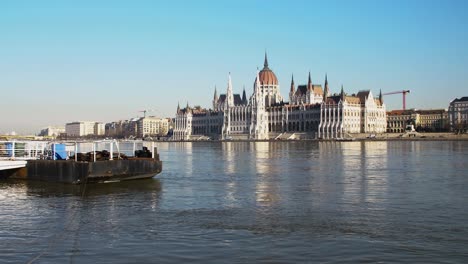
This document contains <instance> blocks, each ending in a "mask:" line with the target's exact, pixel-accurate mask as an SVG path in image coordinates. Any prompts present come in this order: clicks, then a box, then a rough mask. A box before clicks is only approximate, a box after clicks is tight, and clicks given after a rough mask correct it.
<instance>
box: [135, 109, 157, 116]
mask: <svg viewBox="0 0 468 264" xmlns="http://www.w3.org/2000/svg"><path fill="white" fill-rule="evenodd" d="M154 111H155V110H154V109H145V110H140V111H138V112H140V113H143V117H146V112H154Z"/></svg>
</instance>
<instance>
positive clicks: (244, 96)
mask: <svg viewBox="0 0 468 264" xmlns="http://www.w3.org/2000/svg"><path fill="white" fill-rule="evenodd" d="M242 103H243V104H247V96H246V95H245V85H244V91H243V92H242Z"/></svg>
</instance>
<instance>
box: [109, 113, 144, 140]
mask: <svg viewBox="0 0 468 264" xmlns="http://www.w3.org/2000/svg"><path fill="white" fill-rule="evenodd" d="M137 122H138V118H133V119H130V120H119V121H115V122H110V123H107V124H106V125H105V135H106V137H111V138H128V137H131V136H133V137H136V135H137V129H138V123H137Z"/></svg>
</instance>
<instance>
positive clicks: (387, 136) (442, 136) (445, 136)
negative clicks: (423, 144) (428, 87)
mask: <svg viewBox="0 0 468 264" xmlns="http://www.w3.org/2000/svg"><path fill="white" fill-rule="evenodd" d="M398 140H411V141H468V134H461V135H456V134H453V133H417V132H410V133H382V134H369V133H359V134H348V135H347V136H346V138H345V139H344V140H337V139H315V138H311V137H305V138H301V137H296V138H294V139H274V138H271V139H262V140H253V139H229V140H213V139H191V140H168V141H159V142H200V141H203V142H220V141H221V142H278V141H280V142H281V141H398Z"/></svg>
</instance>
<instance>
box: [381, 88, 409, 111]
mask: <svg viewBox="0 0 468 264" xmlns="http://www.w3.org/2000/svg"><path fill="white" fill-rule="evenodd" d="M400 93H401V94H403V110H406V94H407V93H410V90H402V91H395V92H389V93H384V94H382V95H390V94H400Z"/></svg>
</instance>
